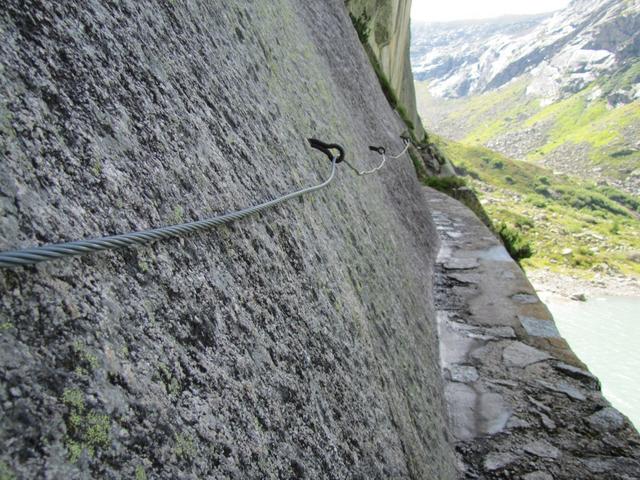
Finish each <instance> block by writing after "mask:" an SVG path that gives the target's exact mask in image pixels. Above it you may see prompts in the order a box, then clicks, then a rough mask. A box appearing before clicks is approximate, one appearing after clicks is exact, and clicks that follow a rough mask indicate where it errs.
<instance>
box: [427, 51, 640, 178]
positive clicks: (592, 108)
mask: <svg viewBox="0 0 640 480" xmlns="http://www.w3.org/2000/svg"><path fill="white" fill-rule="evenodd" d="M530 81H531V78H530V77H528V76H523V77H521V78H520V79H518V80H516V81H514V82H512V83H509V84H507V85H505V86H504V87H502V88H500V89H498V90H494V91H491V92H488V93H485V94H481V95H474V96H471V97H467V98H461V99H456V100H446V101H445V100H441V99H436V98H433V97H431V96H430V95H429V94H428V85H427V84H426V83H418V84H417V85H416V87H417V91H418V98H419V104H420V109H419V110H420V111H429V112H431V113H432V115H436V114H435V113H434V112H438V111H439V112H441V114H440V115H441V118H440V119H439V120H438V123H439V124H440V125H441V127H442V129H443V131H450V132H461V137H460V138H462V140H461V141H462V143H464V144H465V145H474V146H480V145H487V144H488V143H490V142H491V141H495V140H496V139H502V138H506V137H505V135H506V134H508V133H514V132H523V134H522V135H523V136H524V137H528V138H531V139H532V140H533V141H531V142H530V144H529V145H528V146H525V150H524V152H523V158H522V159H523V160H529V161H533V162H538V161H541V160H543V159H549V158H551V157H555V158H558V159H560V160H562V159H565V158H570V157H571V156H574V157H578V158H581V159H582V158H586V159H588V160H589V162H590V165H589V164H587V165H586V167H587V168H585V169H583V172H576V173H578V174H580V173H582V174H583V175H584V176H585V177H587V176H592V172H591V170H592V169H593V168H598V169H599V174H600V175H602V176H603V177H606V178H611V179H616V180H624V179H626V177H627V176H628V175H629V173H630V172H633V171H635V170H638V165H639V164H640V149H638V148H637V147H636V146H635V145H634V143H635V142H636V141H637V137H638V131H639V130H638V129H639V128H640V100H635V101H633V102H631V103H628V104H626V105H617V104H616V103H615V98H616V95H617V94H618V92H620V91H630V89H631V87H632V86H633V85H634V84H637V83H638V81H640V61H636V62H635V63H632V64H630V65H627V66H625V67H623V68H621V69H620V70H619V71H618V72H615V73H614V74H612V75H609V76H607V77H606V78H601V79H599V80H596V81H594V82H592V83H591V84H589V85H587V86H586V87H585V88H583V89H582V90H581V91H579V92H577V93H574V94H573V95H570V96H568V97H567V98H565V99H563V100H561V101H559V102H556V103H553V104H550V105H547V104H543V103H541V102H540V100H538V99H537V98H535V97H532V96H529V95H527V86H528V85H529V83H530ZM611 102H613V104H611ZM524 132H526V133H524ZM532 132H533V133H532ZM510 142H513V143H516V142H517V140H510ZM572 152H573V153H572Z"/></svg>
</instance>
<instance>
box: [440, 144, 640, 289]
mask: <svg viewBox="0 0 640 480" xmlns="http://www.w3.org/2000/svg"><path fill="white" fill-rule="evenodd" d="M432 139H433V140H434V141H435V143H436V144H437V145H438V147H439V148H440V150H441V151H442V152H443V153H444V154H445V156H447V157H448V158H449V159H451V160H452V161H453V162H454V164H455V165H456V169H457V171H458V174H459V175H462V176H464V179H465V180H466V183H467V185H469V186H470V187H472V188H473V189H474V190H475V191H476V192H477V193H478V195H479V197H480V199H481V202H482V204H483V206H484V209H485V210H486V211H487V212H488V214H489V216H490V217H491V219H492V220H493V221H494V222H495V224H496V225H499V227H498V228H497V229H496V231H497V232H498V233H499V234H500V235H501V237H502V238H503V240H504V242H505V245H506V246H507V248H508V249H509V252H510V253H511V255H512V256H514V258H520V259H522V265H523V266H524V267H525V268H526V267H530V268H542V267H548V268H550V269H551V270H553V271H558V272H562V273H569V274H572V275H578V276H583V277H590V276H593V275H594V274H595V273H598V272H600V273H607V272H608V273H615V272H621V273H625V274H631V275H639V274H640V264H639V263H638V262H636V261H634V260H632V259H633V258H638V260H639V261H640V254H639V253H638V252H640V215H638V212H639V210H638V206H639V202H638V199H636V198H635V197H633V196H631V195H628V194H626V193H624V192H620V191H618V190H616V189H615V188H612V187H606V186H599V185H596V184H594V183H590V182H586V181H581V180H578V179H576V178H573V177H569V176H567V175H554V174H553V172H550V171H549V170H546V169H544V168H541V167H538V166H536V165H533V164H531V163H528V162H522V161H516V160H511V159H509V158H507V157H505V156H504V155H501V154H499V153H497V152H494V151H491V150H489V149H487V148H484V147H480V146H466V145H463V144H461V143H457V142H453V141H449V140H444V139H442V138H438V137H435V136H432ZM527 243H530V246H529V247H527Z"/></svg>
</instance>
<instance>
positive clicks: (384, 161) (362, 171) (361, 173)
mask: <svg viewBox="0 0 640 480" xmlns="http://www.w3.org/2000/svg"><path fill="white" fill-rule="evenodd" d="M410 145H411V144H410V143H409V142H407V141H405V147H404V149H403V150H402V151H401V152H400V153H398V154H397V155H389V158H392V159H394V160H395V159H398V158H400V157H401V156H402V155H404V154H405V153H407V150H409V146H410ZM372 148H375V147H372ZM379 153H380V155H382V161H381V162H380V164H379V165H378V166H377V167H375V168H372V169H371V170H358V169H357V168H356V167H354V166H353V165H351V164H350V163H349V162H347V161H346V160H344V163H346V164H347V166H348V167H349V168H350V169H351V170H353V171H354V172H355V173H356V175H359V176H361V177H363V176H365V175H371V174H372V173H376V172H377V171H378V170H380V169H381V168H382V167H384V164H385V163H386V161H387V156H386V153H385V150H384V148H381V152H379Z"/></svg>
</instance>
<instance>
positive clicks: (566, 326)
mask: <svg viewBox="0 0 640 480" xmlns="http://www.w3.org/2000/svg"><path fill="white" fill-rule="evenodd" d="M545 303H546V304H547V306H548V307H549V310H551V313H553V316H554V318H555V320H556V324H557V326H558V329H559V330H560V333H561V334H562V336H563V337H564V338H565V339H566V340H567V342H569V345H571V348H572V349H573V351H574V352H575V353H576V354H577V355H578V357H580V359H581V360H582V361H583V362H584V363H586V364H587V365H588V366H589V370H591V372H592V373H593V374H594V375H596V376H597V377H598V378H599V379H600V381H601V382H602V391H603V392H604V395H605V397H606V398H607V399H608V400H609V401H610V402H611V403H612V405H613V406H614V407H616V408H617V409H618V410H620V411H621V412H622V413H624V414H625V415H626V416H627V417H629V419H630V420H631V421H632V422H633V424H634V425H635V426H636V428H638V429H640V298H627V297H604V298H593V299H589V300H588V301H587V302H575V301H571V300H560V299H549V298H547V299H546V301H545Z"/></svg>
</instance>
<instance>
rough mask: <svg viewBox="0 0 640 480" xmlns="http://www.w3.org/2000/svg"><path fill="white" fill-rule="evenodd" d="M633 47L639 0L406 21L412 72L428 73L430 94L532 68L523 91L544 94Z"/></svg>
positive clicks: (562, 90) (480, 85)
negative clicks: (410, 24)
mask: <svg viewBox="0 0 640 480" xmlns="http://www.w3.org/2000/svg"><path fill="white" fill-rule="evenodd" d="M639 54H640V2H639V1H638V0H632V1H625V0H596V1H593V0H574V1H573V2H572V3H571V4H570V5H569V6H568V7H567V8H566V9H564V10H561V11H559V12H557V13H555V14H543V15H536V16H525V17H505V18H500V19H493V20H486V21H473V22H452V23H432V24H420V23H417V24H414V25H413V41H412V64H413V69H414V73H415V77H416V80H429V81H430V92H431V94H432V95H434V96H437V97H444V98H459V97H464V96H468V95H471V94H479V93H485V92H487V91H491V90H494V89H496V88H499V87H501V86H503V85H505V84H507V83H509V82H510V81H512V80H513V79H515V78H517V77H519V76H521V75H524V74H531V77H532V79H531V85H530V88H529V91H528V93H529V94H532V95H535V96H537V97H540V98H545V99H546V100H547V101H549V102H551V101H554V100H557V99H558V98H561V97H563V96H566V95H567V94H571V93H575V92H577V91H579V90H581V89H582V88H584V87H585V86H586V85H587V84H589V83H590V82H592V81H593V80H595V79H596V78H598V76H600V75H602V74H603V73H605V72H613V71H615V70H616V69H618V68H619V67H620V66H621V65H623V64H625V63H626V62H628V61H629V60H631V59H633V58H636V57H638V56H639ZM634 94H635V95H640V92H638V91H637V90H636V91H635V92H634Z"/></svg>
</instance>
